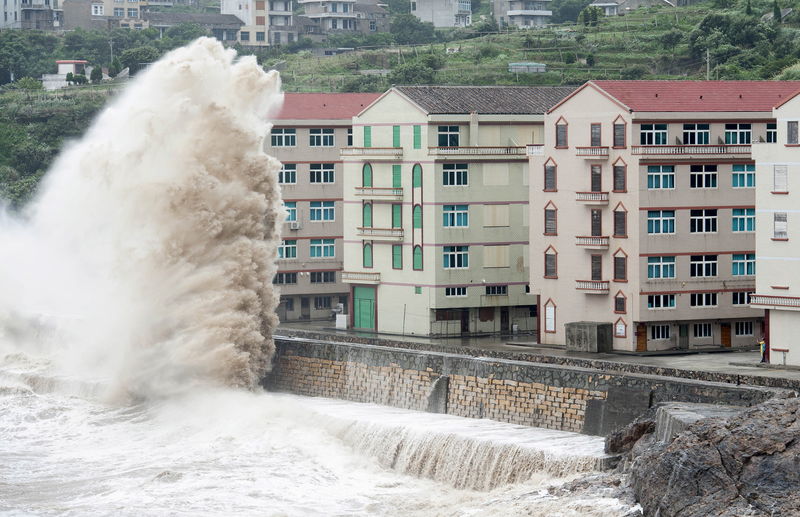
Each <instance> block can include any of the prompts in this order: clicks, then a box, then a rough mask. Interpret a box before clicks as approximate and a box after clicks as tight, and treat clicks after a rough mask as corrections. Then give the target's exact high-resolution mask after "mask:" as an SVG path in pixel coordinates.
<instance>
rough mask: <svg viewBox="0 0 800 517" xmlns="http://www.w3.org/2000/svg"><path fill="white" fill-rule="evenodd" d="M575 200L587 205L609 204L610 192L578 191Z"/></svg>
mask: <svg viewBox="0 0 800 517" xmlns="http://www.w3.org/2000/svg"><path fill="white" fill-rule="evenodd" d="M575 201H580V202H581V203H586V204H587V205H607V204H608V192H576V193H575Z"/></svg>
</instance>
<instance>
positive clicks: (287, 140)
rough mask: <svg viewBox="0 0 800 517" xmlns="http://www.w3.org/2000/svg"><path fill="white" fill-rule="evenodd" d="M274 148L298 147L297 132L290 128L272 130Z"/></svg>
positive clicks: (271, 140)
mask: <svg viewBox="0 0 800 517" xmlns="http://www.w3.org/2000/svg"><path fill="white" fill-rule="evenodd" d="M270 144H271V145H272V147H294V146H295V145H297V130H296V129H288V128H283V129H281V128H272V133H270Z"/></svg>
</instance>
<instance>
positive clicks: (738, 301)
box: [731, 291, 753, 305]
mask: <svg viewBox="0 0 800 517" xmlns="http://www.w3.org/2000/svg"><path fill="white" fill-rule="evenodd" d="M752 294H753V292H752V291H734V292H733V293H732V295H731V305H750V296H751V295H752Z"/></svg>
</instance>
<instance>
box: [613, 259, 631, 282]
mask: <svg viewBox="0 0 800 517" xmlns="http://www.w3.org/2000/svg"><path fill="white" fill-rule="evenodd" d="M626 280H628V257H627V255H625V254H624V253H623V254H620V255H616V256H615V257H614V281H615V282H624V281H626Z"/></svg>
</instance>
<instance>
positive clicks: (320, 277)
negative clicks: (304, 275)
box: [308, 271, 336, 284]
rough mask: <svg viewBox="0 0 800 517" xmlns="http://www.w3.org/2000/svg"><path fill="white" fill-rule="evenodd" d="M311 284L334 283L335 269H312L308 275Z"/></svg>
mask: <svg viewBox="0 0 800 517" xmlns="http://www.w3.org/2000/svg"><path fill="white" fill-rule="evenodd" d="M308 277H309V278H308V279H309V282H310V283H312V284H334V283H336V271H312V272H311V274H309V276H308Z"/></svg>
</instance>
